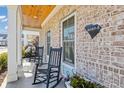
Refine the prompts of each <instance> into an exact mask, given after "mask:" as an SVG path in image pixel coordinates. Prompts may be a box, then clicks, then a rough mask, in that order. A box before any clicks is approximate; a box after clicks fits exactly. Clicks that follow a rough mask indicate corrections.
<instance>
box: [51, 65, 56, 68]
mask: <svg viewBox="0 0 124 93" xmlns="http://www.w3.org/2000/svg"><path fill="white" fill-rule="evenodd" d="M50 68H58V66H52V65H51V66H50Z"/></svg>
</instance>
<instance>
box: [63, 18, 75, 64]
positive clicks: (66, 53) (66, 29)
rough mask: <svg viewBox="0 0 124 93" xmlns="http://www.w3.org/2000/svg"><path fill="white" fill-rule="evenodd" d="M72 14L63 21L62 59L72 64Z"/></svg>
mask: <svg viewBox="0 0 124 93" xmlns="http://www.w3.org/2000/svg"><path fill="white" fill-rule="evenodd" d="M74 30H75V28H74V16H73V17H71V18H69V19H67V20H66V21H64V22H63V59H64V62H68V63H71V64H74V50H75V49H74Z"/></svg>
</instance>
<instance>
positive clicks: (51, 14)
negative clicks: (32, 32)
mask: <svg viewBox="0 0 124 93" xmlns="http://www.w3.org/2000/svg"><path fill="white" fill-rule="evenodd" d="M62 7H63V5H57V6H56V7H55V8H54V9H53V11H52V12H51V13H50V14H49V15H48V16H47V18H46V19H45V20H44V22H43V23H42V24H41V27H43V26H44V25H45V24H46V23H47V22H48V21H49V20H50V19H51V18H52V17H53V16H54V15H55V14H56V13H57V12H58V11H59V10H60V9H61V8H62Z"/></svg>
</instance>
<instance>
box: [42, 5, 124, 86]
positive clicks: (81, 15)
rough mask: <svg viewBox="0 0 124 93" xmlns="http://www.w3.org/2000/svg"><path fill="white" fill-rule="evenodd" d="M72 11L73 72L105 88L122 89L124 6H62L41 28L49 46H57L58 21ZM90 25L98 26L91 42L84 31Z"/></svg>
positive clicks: (123, 74)
mask: <svg viewBox="0 0 124 93" xmlns="http://www.w3.org/2000/svg"><path fill="white" fill-rule="evenodd" d="M74 11H75V12H76V18H77V20H76V21H77V28H76V29H77V31H76V68H77V69H76V70H77V72H78V73H80V74H81V75H84V76H87V77H88V78H90V79H92V80H94V81H96V82H99V83H101V84H102V85H105V86H106V87H124V6H64V7H63V8H62V9H61V10H60V11H59V12H58V13H56V15H55V16H53V18H51V19H50V20H49V22H48V24H46V25H45V26H44V27H43V29H42V30H43V31H49V30H51V32H52V37H51V38H52V41H51V42H52V45H51V46H53V47H59V46H60V44H61V33H60V32H61V20H62V19H63V18H65V17H66V16H68V15H69V14H70V13H72V12H74ZM91 23H98V24H100V25H101V26H102V29H101V32H100V33H99V34H97V36H96V37H95V38H94V39H91V37H90V35H89V34H88V33H87V32H86V31H85V29H84V27H85V26H86V25H87V24H91ZM43 40H44V39H43ZM44 46H45V42H44Z"/></svg>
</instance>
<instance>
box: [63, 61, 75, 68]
mask: <svg viewBox="0 0 124 93" xmlns="http://www.w3.org/2000/svg"><path fill="white" fill-rule="evenodd" d="M63 63H64V64H66V65H69V66H71V67H74V64H72V63H69V62H67V61H63Z"/></svg>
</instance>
